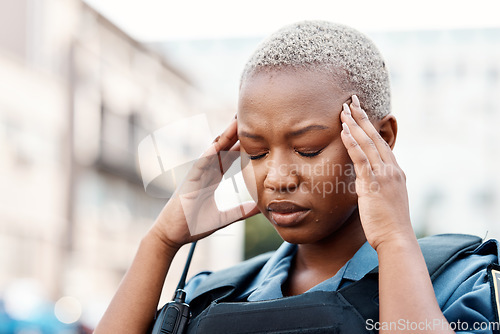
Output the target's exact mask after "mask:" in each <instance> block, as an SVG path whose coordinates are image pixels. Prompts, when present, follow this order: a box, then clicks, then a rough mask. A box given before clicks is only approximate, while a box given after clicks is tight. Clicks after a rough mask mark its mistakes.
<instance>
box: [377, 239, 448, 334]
mask: <svg viewBox="0 0 500 334" xmlns="http://www.w3.org/2000/svg"><path fill="white" fill-rule="evenodd" d="M377 253H378V258H379V274H380V277H379V290H380V291H379V293H380V295H379V300H380V324H381V326H382V325H384V324H385V325H387V324H391V323H392V324H398V325H399V326H398V327H396V328H398V329H399V330H400V331H399V332H402V333H404V332H407V333H410V332H411V333H453V331H451V330H450V329H449V327H448V326H441V325H442V324H445V323H446V319H445V318H444V316H443V313H442V312H441V310H440V308H439V305H438V303H437V300H436V297H435V294H434V289H433V287H432V283H431V280H430V277H429V273H428V271H427V266H426V264H425V260H424V257H423V255H422V252H421V251H420V247H419V245H418V242H417V240H416V238H415V237H414V236H413V234H412V235H411V236H408V237H407V238H405V240H396V241H391V242H385V243H381V244H380V245H379V246H378V247H377ZM426 324H431V325H430V326H426ZM415 326H417V327H415ZM412 327H413V328H412ZM382 328H384V327H383V326H382V327H381V329H382ZM387 328H389V327H387ZM389 332H390V333H392V334H394V333H398V331H394V328H393V330H389V331H384V330H381V331H380V333H381V334H384V333H389Z"/></svg>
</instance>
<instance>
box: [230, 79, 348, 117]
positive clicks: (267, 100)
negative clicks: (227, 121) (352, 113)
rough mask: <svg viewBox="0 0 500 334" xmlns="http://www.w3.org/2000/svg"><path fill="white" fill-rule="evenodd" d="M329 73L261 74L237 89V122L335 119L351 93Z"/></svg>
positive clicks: (246, 80) (244, 82)
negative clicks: (238, 91)
mask: <svg viewBox="0 0 500 334" xmlns="http://www.w3.org/2000/svg"><path fill="white" fill-rule="evenodd" d="M342 87H343V84H342V83H341V82H340V81H339V76H335V75H332V74H331V73H330V72H329V71H328V72H327V71H320V70H305V69H287V70H272V71H260V72H257V73H255V74H253V75H251V76H249V77H248V78H247V79H245V80H244V81H243V82H242V84H241V87H240V96H239V103H238V120H239V123H243V124H245V123H248V124H250V123H255V122H257V121H258V122H260V123H262V122H265V123H273V124H281V125H282V126H285V125H286V124H287V123H289V124H291V125H293V124H295V123H297V122H302V121H304V120H307V119H316V120H320V121H321V119H325V120H326V119H330V118H331V117H332V116H333V117H335V116H338V114H339V113H340V110H341V108H342V103H344V102H346V101H347V100H348V99H349V97H350V93H351V92H349V91H347V90H346V89H343V88H342Z"/></svg>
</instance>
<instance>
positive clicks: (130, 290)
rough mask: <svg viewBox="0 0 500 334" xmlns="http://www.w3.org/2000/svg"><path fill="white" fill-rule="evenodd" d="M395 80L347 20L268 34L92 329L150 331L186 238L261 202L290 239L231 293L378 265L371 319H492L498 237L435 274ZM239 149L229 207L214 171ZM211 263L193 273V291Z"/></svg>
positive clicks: (332, 278) (445, 323)
mask: <svg viewBox="0 0 500 334" xmlns="http://www.w3.org/2000/svg"><path fill="white" fill-rule="evenodd" d="M389 91H390V89H389V79H388V72H387V70H386V67H385V64H384V61H383V59H382V57H381V55H380V54H379V52H378V50H377V49H376V47H375V46H374V45H373V43H372V42H371V41H370V40H368V39H367V38H366V37H365V36H363V35H362V34H360V33H359V32H357V31H355V30H353V29H351V28H348V27H345V26H341V25H336V24H332V23H328V22H322V21H313V22H300V23H297V24H293V25H291V26H287V27H285V28H283V29H281V30H280V31H278V32H277V33H275V34H274V35H272V36H270V38H269V39H267V40H266V41H264V42H263V43H262V44H261V46H260V47H259V48H258V50H257V51H256V52H255V53H254V55H253V56H252V57H251V59H250V60H249V62H248V63H247V66H246V68H245V70H244V73H243V76H242V80H241V86H240V97H239V105H238V114H237V118H235V119H234V120H232V122H231V123H230V125H229V126H228V127H227V129H226V130H225V131H224V132H223V133H222V134H221V135H220V136H219V137H218V138H217V139H216V140H215V141H214V143H212V145H211V147H210V148H209V149H208V150H207V151H206V152H205V154H204V156H203V157H202V158H201V159H200V160H199V161H198V162H197V163H196V164H195V166H194V167H193V169H192V170H191V171H190V173H189V175H188V177H187V178H186V180H185V182H184V183H183V185H182V186H181V187H180V188H179V189H178V190H177V191H176V193H175V194H174V196H173V197H172V198H171V199H170V200H169V201H168V203H167V204H166V206H165V208H164V209H163V211H162V212H161V214H160V215H159V217H158V219H157V221H156V222H155V224H154V225H153V226H152V228H151V229H150V231H149V232H148V233H147V235H146V236H145V237H144V238H143V240H142V242H141V245H140V247H139V250H138V252H137V255H136V257H135V259H134V261H133V264H132V266H131V268H130V269H129V271H128V272H127V274H126V276H125V278H124V280H123V282H122V283H121V285H120V287H119V289H118V291H117V293H116V295H115V297H114V299H113V301H112V302H111V304H110V306H109V308H108V310H107V312H106V314H105V315H104V317H103V319H102V320H101V322H100V324H99V325H98V327H97V329H96V333H123V332H126V333H146V332H147V330H148V328H149V327H150V325H151V322H152V320H153V316H154V314H155V311H156V307H157V304H158V300H159V297H160V293H161V288H162V286H163V281H164V279H165V275H166V274H167V272H168V269H169V265H170V263H171V261H172V259H173V257H174V255H175V254H176V252H177V251H178V250H179V248H180V247H181V246H183V245H185V244H186V243H189V242H193V241H195V240H198V239H201V238H203V237H205V236H207V235H209V234H210V233H212V232H213V231H214V230H216V229H219V228H222V227H223V226H226V225H227V224H230V223H232V222H235V221H238V220H241V219H245V218H247V217H250V216H252V215H255V214H257V213H259V212H262V213H263V214H264V216H265V217H266V218H268V219H269V221H270V222H271V223H272V224H273V226H274V227H275V228H276V230H277V231H278V233H279V234H280V236H281V237H282V238H283V239H284V240H285V243H284V244H283V245H282V247H281V248H280V249H279V250H278V251H276V252H275V254H273V256H272V257H271V258H270V259H268V260H266V261H265V264H263V267H262V268H261V269H259V270H258V271H257V272H256V273H254V274H252V275H250V276H249V277H248V278H246V279H245V283H244V284H243V283H241V286H238V287H237V289H236V290H237V291H238V292H237V293H235V294H233V295H232V296H231V298H229V300H227V298H226V300H225V301H250V302H258V301H266V300H280V299H284V300H286V298H283V297H289V296H302V295H305V296H308V293H311V292H314V291H337V290H341V289H343V288H345V287H346V286H349V285H350V284H352V283H353V282H357V281H361V280H362V279H363V278H364V277H365V276H367V275H368V274H370V273H371V272H373V270H376V268H377V266H378V281H377V282H378V303H379V305H380V306H379V310H377V311H378V315H379V318H378V319H376V320H377V321H375V319H363V320H364V321H366V329H367V330H371V329H376V330H378V329H380V332H386V331H387V332H388V331H390V332H391V333H395V332H411V333H417V332H418V333H426V332H432V333H437V332H439V333H445V332H446V333H452V332H453V331H454V330H457V331H459V330H460V329H461V328H457V326H456V321H460V320H461V319H467V324H468V326H469V325H470V326H472V324H473V323H474V322H480V323H487V322H491V321H494V320H495V315H494V311H493V305H492V301H491V299H490V296H491V291H490V284H489V283H488V281H487V266H488V265H489V264H491V263H497V262H498V254H497V251H496V250H495V251H491V252H486V251H479V250H478V251H476V253H475V254H473V255H471V256H467V257H461V259H460V260H457V261H452V263H451V264H449V265H447V266H446V268H444V266H443V268H444V269H443V270H441V271H440V272H439V277H437V278H436V279H435V280H434V281H432V282H431V278H430V276H429V272H428V270H427V266H426V262H425V260H424V257H423V255H422V252H421V250H420V247H419V244H418V242H417V239H416V237H415V234H414V232H413V230H412V226H411V222H410V215H409V210H408V199H407V190H406V186H405V175H404V173H403V171H402V170H401V168H400V167H399V166H398V164H397V162H396V159H395V157H394V155H393V153H392V148H393V147H394V144H395V140H396V135H397V123H396V119H395V117H394V116H393V115H392V114H391V113H390V93H389ZM238 151H239V152H240V155H241V158H242V167H243V176H244V179H245V183H246V185H247V187H248V189H249V191H250V193H251V195H252V198H253V199H254V201H255V203H253V202H249V203H244V204H242V205H240V207H237V208H234V209H232V210H228V211H226V212H220V211H219V210H218V209H217V207H216V205H215V201H214V198H213V191H214V190H215V187H216V184H217V183H216V182H214V181H213V180H214V178H216V177H217V178H218V179H219V180H220V176H221V175H220V171H221V170H224V167H225V166H227V165H228V164H229V163H231V162H232V160H234V155H233V154H223V153H224V152H238ZM214 185H215V186H214ZM202 218H203V219H202ZM484 248H488V249H490V248H491V246H488V247H484V246H483V248H482V249H484ZM493 248H494V247H493ZM211 276H212V275H208V274H203V275H198V276H196V277H195V278H194V279H192V280H191V282H190V283H189V285H188V287H187V291H188V299H189V300H192V299H193V296H196V295H197V292H196V291H197V289H199V287H200V286H203V284H204V282H206V281H207V280H208V279H209V278H210V277H211ZM214 277H217V276H214ZM450 277H452V278H453V279H452V280H451V281H450ZM433 283H434V287H435V288H436V291H434V289H433ZM457 291H459V292H458V293H457ZM306 292H307V293H306ZM313 296H315V295H313ZM198 313H199V312H198ZM428 323H431V324H432V325H430V326H429V325H428V326H422V324H428ZM392 325H397V326H396V328H395V327H393V326H392ZM370 326H371V327H372V328H369V327H370ZM416 326H417V327H416ZM332 328H333V327H332ZM339 328H341V327H339ZM462 329H463V328H462ZM467 329H468V330H471V329H472V327H470V328H467ZM340 331H342V330H340ZM221 332H223V331H221ZM474 332H480V331H479V330H477V331H474ZM484 332H489V331H488V330H486V331H484Z"/></svg>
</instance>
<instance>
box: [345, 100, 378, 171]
mask: <svg viewBox="0 0 500 334" xmlns="http://www.w3.org/2000/svg"><path fill="white" fill-rule="evenodd" d="M342 114H343V115H342V117H341V119H342V120H343V122H344V123H345V124H346V125H347V126H348V127H349V130H350V131H349V132H350V134H351V136H352V137H353V138H354V140H355V141H356V143H358V144H359V146H360V148H361V150H362V151H363V153H364V154H365V156H366V157H367V158H368V160H369V161H370V165H371V167H372V168H373V169H374V170H378V169H379V168H380V167H381V166H382V165H383V161H382V158H381V157H380V154H379V152H378V149H377V147H376V146H375V143H374V142H373V141H372V140H371V138H370V137H369V136H368V135H367V133H366V132H365V131H364V129H363V128H361V126H360V125H359V124H358V123H357V122H356V120H355V119H354V118H353V115H352V113H351V109H350V108H349V106H348V105H347V104H346V103H344V105H343V110H342ZM368 122H369V121H368Z"/></svg>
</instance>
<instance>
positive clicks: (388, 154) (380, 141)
mask: <svg viewBox="0 0 500 334" xmlns="http://www.w3.org/2000/svg"><path fill="white" fill-rule="evenodd" d="M351 111H352V116H353V118H354V120H355V121H356V122H357V123H358V125H359V126H360V127H361V128H362V129H363V130H364V131H365V133H366V134H367V135H368V137H369V138H370V139H371V141H372V143H373V145H375V147H376V148H377V150H378V153H379V156H380V158H381V159H382V161H383V162H389V161H393V160H394V158H393V157H394V154H393V153H392V150H391V148H390V146H389V144H387V142H386V141H385V139H384V138H382V136H381V135H380V133H379V132H378V131H377V129H375V127H374V126H373V124H372V122H370V119H369V118H368V115H367V114H366V112H365V111H364V110H363V109H362V108H361V105H360V103H359V99H358V97H357V96H356V95H353V96H352V102H351Z"/></svg>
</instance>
